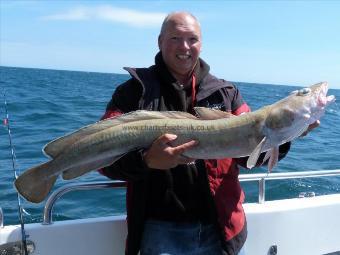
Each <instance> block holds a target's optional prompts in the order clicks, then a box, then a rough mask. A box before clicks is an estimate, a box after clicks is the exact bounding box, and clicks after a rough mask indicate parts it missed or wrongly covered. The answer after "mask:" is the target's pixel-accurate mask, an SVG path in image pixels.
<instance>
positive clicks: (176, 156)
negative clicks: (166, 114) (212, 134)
mask: <svg viewBox="0 0 340 255" xmlns="http://www.w3.org/2000/svg"><path fill="white" fill-rule="evenodd" d="M176 138H177V135H173V134H165V135H162V136H160V137H159V138H158V139H156V140H155V141H154V142H153V143H152V145H151V146H150V148H149V149H148V150H146V151H145V152H144V155H143V158H144V161H145V164H146V165H147V166H148V167H150V168H155V169H169V168H173V167H176V166H177V165H180V164H188V163H191V162H193V161H195V160H194V159H192V158H188V157H185V156H183V155H182V153H183V152H185V151H186V150H188V149H190V148H192V147H194V146H196V145H197V144H198V142H197V141H194V140H192V141H189V142H187V143H184V144H181V145H179V146H176V147H171V146H170V144H169V143H170V142H171V141H174V140H175V139H176Z"/></svg>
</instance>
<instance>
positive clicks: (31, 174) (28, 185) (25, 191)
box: [14, 161, 58, 203]
mask: <svg viewBox="0 0 340 255" xmlns="http://www.w3.org/2000/svg"><path fill="white" fill-rule="evenodd" d="M50 168H51V161H49V162H46V163H44V164H41V165H38V166H36V167H33V168H31V169H29V170H27V171H25V172H24V173H22V174H21V175H20V176H19V177H18V179H16V180H15V182H14V185H15V188H16V189H17V191H18V192H19V194H20V195H21V196H23V197H24V198H25V199H26V200H27V201H29V202H32V203H40V202H42V201H43V200H44V199H45V198H46V196H47V195H48V193H49V192H50V191H51V189H52V187H53V185H54V183H55V182H56V180H57V178H58V176H57V175H48V173H49V172H51V171H50V170H49V169H50Z"/></svg>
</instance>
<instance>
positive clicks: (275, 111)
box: [15, 82, 335, 203]
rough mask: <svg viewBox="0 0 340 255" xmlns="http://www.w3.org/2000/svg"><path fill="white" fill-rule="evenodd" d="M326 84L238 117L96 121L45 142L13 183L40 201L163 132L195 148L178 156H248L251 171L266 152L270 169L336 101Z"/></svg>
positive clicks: (135, 115)
mask: <svg viewBox="0 0 340 255" xmlns="http://www.w3.org/2000/svg"><path fill="white" fill-rule="evenodd" d="M327 91H328V85H327V83H326V82H322V83H318V84H315V85H313V86H311V87H309V88H304V89H301V90H298V91H293V92H292V93H291V94H290V95H289V96H288V97H286V98H284V99H282V100H280V101H278V102H276V103H274V104H272V105H269V106H265V107H263V108H261V109H259V110H257V111H254V112H251V113H246V114H243V115H240V116H232V115H230V114H229V113H226V112H221V111H218V110H212V109H208V108H196V109H195V110H196V112H197V115H198V117H195V116H193V115H191V114H188V113H184V112H172V111H170V112H153V111H135V112H130V113H127V114H124V115H121V116H119V117H115V118H110V119H106V120H103V121H99V122H97V123H95V124H92V125H89V126H86V127H84V128H82V129H79V130H78V131H76V132H74V133H71V134H69V135H66V136H63V137H61V138H58V139H56V140H54V141H52V142H50V143H48V144H47V145H46V146H45V147H44V149H43V151H44V153H45V154H46V155H48V156H49V157H51V158H52V159H51V160H50V161H48V162H46V163H44V164H41V165H38V166H36V167H33V168H31V169H29V170H27V171H25V172H24V173H23V174H22V175H20V176H19V177H18V179H17V180H16V181H15V186H16V188H17V190H18V191H19V193H20V194H21V195H22V196H23V197H25V198H26V199H27V200H28V201H31V202H35V203H39V202H41V201H43V200H44V199H45V197H46V196H47V195H48V193H49V192H50V190H51V188H52V186H53V185H54V183H55V181H56V179H57V177H58V176H59V175H60V174H61V173H62V174H63V178H64V179H73V178H76V177H78V176H81V175H83V174H85V173H87V172H89V171H91V170H94V169H99V168H103V167H105V166H108V165H110V164H112V163H114V162H115V161H116V160H118V159H119V158H120V157H122V156H123V155H125V154H126V153H127V152H129V151H132V150H136V149H140V148H147V147H149V146H150V145H151V144H152V142H153V141H154V140H155V139H156V138H158V137H159V136H161V135H162V134H165V133H171V134H176V135H177V139H176V140H175V141H174V142H173V143H172V145H174V146H175V145H179V144H182V143H185V142H188V141H190V140H197V141H198V144H197V145H196V146H195V147H193V148H191V149H189V150H187V151H185V152H184V153H183V154H184V155H185V156H187V157H190V158H195V159H219V158H226V157H233V158H236V157H243V156H249V159H248V161H247V166H248V167H249V168H251V167H253V166H254V165H255V164H256V162H257V160H258V157H259V155H260V153H261V152H266V156H265V160H267V159H269V169H271V168H273V167H274V166H275V164H276V163H277V161H278V146H279V145H281V144H283V143H286V142H288V141H291V140H293V139H295V138H297V137H299V136H300V135H301V134H302V133H303V132H304V131H306V129H307V128H308V126H309V125H310V124H312V123H314V122H315V121H316V120H318V119H319V118H320V117H321V116H322V115H323V113H324V111H325V107H326V106H327V105H328V104H329V103H331V102H333V101H334V100H335V97H334V96H327Z"/></svg>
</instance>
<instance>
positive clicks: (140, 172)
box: [98, 79, 148, 181]
mask: <svg viewBox="0 0 340 255" xmlns="http://www.w3.org/2000/svg"><path fill="white" fill-rule="evenodd" d="M141 93H142V87H141V86H140V84H139V83H138V81H136V80H135V79H130V80H128V81H126V82H125V83H123V84H121V85H120V86H118V87H117V89H116V90H115V92H114V94H113V95H112V99H111V100H110V102H109V103H108V105H107V107H106V112H105V114H104V115H103V117H102V119H106V118H111V117H115V116H119V115H121V114H123V113H127V112H130V111H134V110H137V109H138V102H139V99H140V97H141ZM98 171H99V173H101V174H102V175H105V176H107V177H108V178H110V179H117V180H123V181H129V180H134V181H135V180H138V179H141V178H143V177H144V176H145V173H146V172H147V171H148V168H147V167H146V165H145V163H144V161H143V157H142V151H141V150H136V151H131V152H128V153H127V154H125V155H123V156H122V157H121V158H120V159H119V160H117V161H116V162H115V163H113V164H112V165H110V166H107V167H104V168H102V169H100V170H98Z"/></svg>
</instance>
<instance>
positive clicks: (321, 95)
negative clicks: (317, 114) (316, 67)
mask: <svg viewBox="0 0 340 255" xmlns="http://www.w3.org/2000/svg"><path fill="white" fill-rule="evenodd" d="M316 85H319V89H318V92H317V93H316V96H317V103H318V105H319V106H321V107H325V106H327V105H329V104H330V103H332V102H334V101H335V96H333V95H330V96H327V92H328V83H327V82H321V83H319V84H316Z"/></svg>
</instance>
